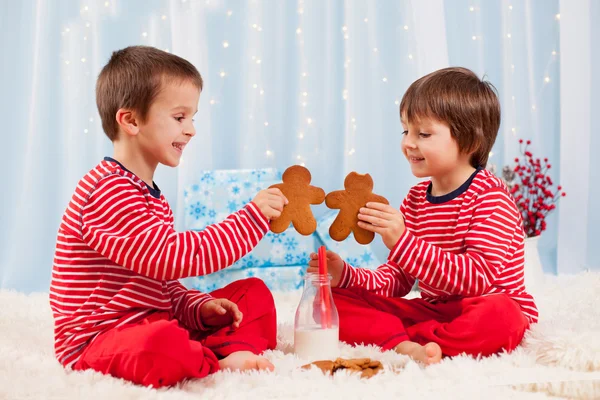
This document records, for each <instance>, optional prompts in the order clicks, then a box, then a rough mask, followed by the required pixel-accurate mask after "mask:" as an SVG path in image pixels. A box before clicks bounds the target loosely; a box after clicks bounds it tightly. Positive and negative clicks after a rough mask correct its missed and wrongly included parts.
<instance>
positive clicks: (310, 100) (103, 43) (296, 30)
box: [0, 0, 600, 291]
mask: <svg viewBox="0 0 600 400" xmlns="http://www.w3.org/2000/svg"><path fill="white" fill-rule="evenodd" d="M568 3H571V2H568ZM577 4H579V5H578V7H584V9H586V7H587V9H588V10H590V12H589V15H590V16H591V17H590V21H589V22H590V29H589V30H590V33H589V36H588V39H589V44H590V46H591V43H593V37H594V35H595V37H596V40H597V38H598V34H597V29H598V28H596V27H595V26H594V23H593V22H594V21H596V22H598V6H597V5H595V4H594V2H592V1H588V2H583V3H577ZM562 6H563V4H562V3H561V7H562ZM0 7H1V9H0V29H1V30H2V35H0V42H1V43H2V49H3V50H4V54H5V55H6V56H5V57H2V60H0V68H1V69H0V72H1V74H0V87H1V88H2V91H1V94H0V105H1V108H0V109H1V111H0V112H1V113H2V115H1V116H2V121H3V122H4V129H3V133H2V134H3V138H4V139H5V140H4V143H5V144H4V146H3V148H4V149H5V155H4V157H3V158H2V166H3V167H4V168H3V171H5V172H4V174H5V175H4V178H5V182H7V183H8V185H7V190H6V191H5V195H4V196H3V207H1V208H0V222H1V223H2V226H3V229H2V230H1V231H0V287H3V288H16V289H19V290H23V291H33V290H47V285H48V281H49V277H50V270H51V264H52V256H53V250H54V240H55V237H56V230H57V228H58V225H59V222H60V217H61V215H62V213H63V211H64V209H65V207H66V205H67V203H68V201H69V198H70V195H71V193H72V190H73V189H74V187H75V185H76V183H77V181H78V179H79V178H80V177H81V176H82V175H83V174H84V173H85V172H87V170H88V169H89V168H91V167H92V166H93V165H95V164H96V163H97V162H98V161H99V160H100V159H101V158H102V157H103V156H105V155H110V154H111V145H110V142H109V141H108V140H107V139H106V138H105V137H104V136H103V133H102V131H101V125H100V121H99V119H98V116H97V111H96V106H95V100H94V85H95V78H96V76H97V74H98V72H99V70H100V68H101V67H102V65H103V64H104V63H105V62H106V61H107V60H108V57H109V56H110V54H111V52H112V51H114V50H116V49H119V48H122V47H125V46H128V45H133V44H146V45H153V46H156V47H159V48H161V49H168V51H171V52H174V53H176V54H179V55H181V56H183V57H186V58H188V59H189V60H190V61H192V62H193V63H194V64H195V65H196V66H197V67H198V69H199V70H200V72H201V73H202V75H203V77H204V79H205V90H204V92H203V93H202V95H201V98H200V105H199V114H198V116H197V122H196V127H197V131H198V134H197V136H196V137H195V139H194V140H193V141H192V144H191V145H190V146H188V148H187V149H186V153H185V154H184V158H183V162H182V164H181V166H180V167H179V168H177V169H167V168H159V171H158V173H157V176H156V177H155V178H156V179H155V180H156V181H157V183H158V185H159V186H160V187H161V188H162V189H163V191H164V193H165V195H166V196H167V198H168V199H169V201H170V203H171V205H172V207H173V208H174V211H175V214H176V217H177V220H178V222H179V221H180V220H181V218H180V217H181V216H183V214H182V213H183V212H184V210H183V208H182V207H181V196H179V194H180V193H181V192H182V189H183V187H184V186H185V185H187V184H189V183H190V182H193V181H194V180H195V179H197V178H198V174H199V171H200V170H203V169H220V168H259V167H271V166H272V167H278V168H285V167H287V166H289V165H291V164H295V163H304V164H305V165H306V166H307V167H308V168H309V169H310V170H311V171H312V173H313V183H314V184H315V185H318V186H321V187H323V188H324V189H325V190H326V191H329V190H334V189H339V188H340V187H341V186H342V184H343V179H344V176H345V175H346V174H347V173H348V172H350V171H353V170H355V171H358V172H361V173H366V172H368V173H370V174H371V175H372V176H373V178H374V180H375V190H376V192H378V193H380V194H382V195H385V196H386V197H387V198H388V199H389V200H390V202H391V203H392V204H394V205H399V204H400V202H401V200H402V198H403V196H404V195H405V194H406V192H407V190H408V188H409V187H410V186H411V185H413V184H414V183H415V182H416V180H415V178H414V177H413V176H412V175H411V174H410V171H409V169H408V167H407V165H406V164H405V161H404V160H403V157H402V155H401V153H400V149H399V143H400V131H401V128H400V124H399V118H398V104H399V101H400V99H401V97H402V94H403V93H404V91H405V90H406V88H407V87H408V85H409V84H410V83H411V82H413V81H414V80H415V79H417V78H418V77H420V76H422V75H424V74H426V73H428V72H430V71H433V70H435V69H438V68H441V67H445V66H447V65H462V66H465V67H468V68H471V69H473V70H474V71H476V72H477V73H478V74H479V75H483V74H486V75H487V77H488V78H489V79H490V80H491V81H492V82H493V83H494V84H495V85H496V87H497V88H498V90H499V93H500V98H501V101H502V107H503V124H502V128H501V132H500V135H499V138H498V141H497V144H496V146H495V148H494V150H493V153H494V154H493V156H492V157H491V161H492V162H493V163H495V164H497V165H498V166H499V167H501V166H502V165H504V164H505V163H511V160H512V159H513V158H514V157H515V156H516V155H517V154H518V145H517V140H518V138H519V137H522V138H524V139H532V140H533V141H534V145H535V146H536V153H539V154H540V155H543V156H547V157H549V158H550V159H551V160H553V161H554V163H555V165H556V167H558V166H559V165H558V164H560V169H559V168H555V170H554V174H555V175H554V176H553V177H554V178H555V180H557V181H558V180H559V179H560V178H562V177H563V176H564V177H565V178H566V179H565V180H564V182H563V186H565V189H566V191H567V192H569V196H568V197H566V198H565V199H564V200H563V206H564V207H560V213H561V214H560V219H559V218H558V214H559V213H555V215H553V216H552V217H551V218H550V220H549V221H548V225H549V231H548V232H546V233H545V235H544V238H543V241H542V256H543V262H544V267H545V269H546V270H547V272H555V271H556V253H557V250H556V249H557V243H558V244H559V247H561V246H563V244H564V247H565V249H566V250H565V251H566V253H564V254H566V255H567V256H566V257H567V258H568V257H569V254H571V253H570V252H571V247H572V244H569V243H571V242H569V239H568V238H566V237H565V236H564V235H559V232H562V231H563V230H562V229H563V228H562V226H563V225H565V226H566V225H568V224H569V221H570V220H571V218H575V216H576V215H578V217H577V218H578V219H577V221H582V223H583V224H584V225H583V226H585V229H587V230H588V233H587V235H588V236H586V234H585V233H583V231H582V234H583V237H584V239H582V240H587V239H586V238H587V237H590V238H591V237H592V236H591V233H593V232H595V231H594V229H597V228H596V227H597V225H598V224H597V223H596V224H594V223H593V218H592V217H593V216H594V214H593V213H594V212H596V214H595V218H596V222H597V215H598V214H597V211H595V210H593V207H592V204H593V197H592V196H593V194H592V193H593V190H597V189H595V188H597V186H594V185H593V182H594V181H593V179H596V181H595V182H597V176H596V177H595V178H594V172H593V166H594V165H595V164H594V162H596V161H595V160H594V158H593V157H592V155H593V153H590V156H589V159H590V162H589V163H588V164H589V165H586V166H585V171H582V174H580V175H577V176H583V174H587V175H586V176H587V181H586V182H581V181H579V180H576V179H573V176H571V175H568V174H567V172H566V171H569V166H571V167H573V165H570V164H569V161H568V160H569V158H568V157H571V156H572V155H575V154H577V151H578V150H579V151H583V150H585V151H589V152H593V151H595V150H597V149H598V147H599V146H598V141H597V139H596V138H594V135H593V134H591V133H590V132H588V134H587V136H585V137H586V138H587V139H586V142H585V143H583V144H582V143H581V139H582V137H583V136H582V133H580V132H577V133H572V134H569V133H570V132H572V130H571V129H569V127H565V126H564V122H563V126H562V133H561V129H560V127H561V116H562V118H565V114H564V110H563V111H562V112H561V108H560V106H561V103H560V101H559V86H560V82H561V78H562V79H565V77H564V73H563V74H562V77H561V74H559V60H560V59H562V58H563V57H564V55H563V53H562V51H561V48H560V47H563V46H564V47H568V46H573V45H574V43H572V41H576V40H579V39H578V38H577V37H576V35H573V36H572V37H567V36H563V37H559V33H560V29H559V28H560V25H561V23H562V22H561V21H562V19H561V18H559V17H557V16H556V15H557V14H559V12H561V11H559V3H558V0H552V1H546V0H535V1H533V0H531V1H518V2H517V1H514V2H511V1H508V0H501V1H495V2H488V1H482V0H457V1H442V0H427V1H423V0H419V1H416V0H413V1H410V0H401V1H394V2H391V1H390V2H387V1H385V2H382V1H375V0H356V1H354V0H345V1H326V2H324V1H320V0H303V1H302V0H298V1H296V2H292V1H285V2H275V1H269V0H248V1H225V0H209V1H206V0H202V1H198V0H173V1H159V0H150V1H137V0H136V1H124V0H108V1H105V0H97V1H94V0H87V1H80V2H74V1H73V2H55V1H48V0H37V1H35V0H25V1H23V2H10V1H8V0H0ZM573 7H575V6H573ZM9 32H10V33H9ZM559 39H560V40H559ZM559 42H560V43H559ZM559 45H560V46H559ZM590 51H591V50H590ZM594 57H596V58H594ZM594 60H595V61H594ZM594 62H595V64H594ZM590 63H591V64H590V69H591V70H592V69H593V66H594V65H595V66H596V67H597V65H598V63H597V54H596V55H592V58H591V59H590ZM579 79H582V80H583V81H582V84H583V83H584V82H585V79H586V78H585V76H581V77H579ZM589 80H590V82H589V83H588V86H589V85H595V87H597V86H598V81H597V78H595V77H594V75H593V74H592V73H590V76H589ZM589 90H590V92H591V93H592V95H591V99H590V101H592V102H594V101H595V102H596V103H595V104H597V97H593V92H594V90H593V86H592V88H591V89H589ZM596 92H597V91H596ZM574 96H577V94H574ZM571 100H572V98H571V97H570V98H569V101H571ZM589 107H592V105H590V106H589ZM590 109H591V108H590ZM597 128H598V125H597V124H596V125H594V121H592V125H591V126H590V129H596V130H597ZM566 135H568V136H566ZM567 140H570V141H572V142H573V145H572V146H571V147H565V148H566V149H568V150H565V151H568V153H565V152H563V151H562V148H563V146H564V145H565V141H567ZM580 145H582V146H580ZM583 146H585V147H583ZM594 149H595V150H594ZM567 154H571V155H570V156H567ZM577 157H579V155H577ZM559 160H560V162H559ZM577 165H578V166H580V167H581V165H583V164H577ZM559 172H560V174H559ZM563 174H567V175H563ZM579 196H584V197H585V196H588V205H587V211H586V212H587V214H586V215H584V216H583V214H581V212H583V211H582V210H580V209H578V208H577V206H573V205H572V203H568V202H569V201H577V200H578V198H579ZM570 204H571V205H570ZM578 204H583V203H578ZM323 210H324V209H323V208H317V210H316V213H317V214H320V213H322V212H323ZM578 213H579V214H578ZM586 219H587V222H586ZM559 224H560V225H559ZM578 226H579V225H578ZM557 240H560V242H557ZM590 241H591V239H589V241H588V245H587V246H586V247H585V249H583V247H581V246H580V247H579V248H577V249H578V251H584V252H585V251H587V253H585V255H580V257H582V258H581V260H580V261H581V262H578V263H570V264H568V265H570V266H572V268H571V269H570V270H569V271H571V272H575V271H577V270H580V269H582V268H585V267H593V266H594V265H595V266H596V268H598V262H599V260H600V254H599V253H598V250H596V249H593V247H594V246H591V245H590V243H591V242H590ZM376 249H377V251H378V252H379V253H380V255H381V256H382V257H385V250H384V248H383V246H382V244H381V243H380V242H379V241H377V244H376ZM561 249H562V247H561ZM561 251H562V250H561ZM581 254H584V253H581ZM561 265H562V264H561ZM559 271H561V272H562V271H564V269H563V268H562V267H561V268H560V269H559Z"/></svg>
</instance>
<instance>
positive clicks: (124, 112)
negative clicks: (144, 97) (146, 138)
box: [115, 108, 140, 136]
mask: <svg viewBox="0 0 600 400" xmlns="http://www.w3.org/2000/svg"><path fill="white" fill-rule="evenodd" d="M115 117H116V119H117V123H118V124H119V128H120V130H122V131H123V132H124V133H125V134H126V135H130V136H135V135H137V134H138V133H139V132H140V126H139V118H138V117H137V115H136V113H135V111H132V110H129V109H126V108H119V109H118V110H117V115H116V116H115Z"/></svg>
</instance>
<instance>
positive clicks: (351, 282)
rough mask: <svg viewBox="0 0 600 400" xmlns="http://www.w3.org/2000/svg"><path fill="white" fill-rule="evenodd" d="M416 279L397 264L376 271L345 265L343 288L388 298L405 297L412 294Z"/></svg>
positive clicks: (341, 280) (390, 262) (381, 267)
mask: <svg viewBox="0 0 600 400" xmlns="http://www.w3.org/2000/svg"><path fill="white" fill-rule="evenodd" d="M414 283H415V279H414V278H413V277H411V276H410V275H408V274H407V273H406V272H404V271H403V270H402V269H401V268H400V267H399V266H398V265H397V264H396V263H394V262H393V261H388V262H387V263H385V264H383V265H380V266H379V267H377V269H376V270H370V269H365V268H355V267H352V266H351V265H350V264H347V263H344V269H343V271H342V277H341V279H340V284H339V285H338V286H339V287H341V288H350V287H362V288H365V289H367V290H368V291H371V292H373V293H376V294H379V295H381V296H386V297H404V296H406V295H407V294H408V292H410V290H411V289H412V287H413V285H414Z"/></svg>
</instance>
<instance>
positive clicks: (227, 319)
mask: <svg viewBox="0 0 600 400" xmlns="http://www.w3.org/2000/svg"><path fill="white" fill-rule="evenodd" d="M242 318H243V315H242V313H241V311H240V310H239V308H238V306H237V304H235V303H234V302H233V301H231V300H228V299H214V300H209V301H207V302H206V303H204V304H202V307H200V319H201V322H202V324H203V325H204V326H207V327H222V326H227V325H231V326H232V327H233V329H237V328H239V327H240V323H241V322H242Z"/></svg>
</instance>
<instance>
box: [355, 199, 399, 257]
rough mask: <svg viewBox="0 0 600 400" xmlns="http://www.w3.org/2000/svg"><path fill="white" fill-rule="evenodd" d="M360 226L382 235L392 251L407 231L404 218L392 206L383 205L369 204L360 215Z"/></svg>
mask: <svg viewBox="0 0 600 400" xmlns="http://www.w3.org/2000/svg"><path fill="white" fill-rule="evenodd" d="M358 219H359V220H360V221H358V226H360V227H361V228H363V229H366V230H368V231H371V232H375V233H378V234H380V235H381V239H382V240H383V243H384V244H385V245H386V247H387V248H388V249H390V250H392V249H393V248H394V246H396V243H398V240H400V236H402V234H403V233H404V231H405V230H406V225H404V216H403V215H402V214H401V213H400V211H398V210H397V209H395V208H394V207H392V206H389V205H387V204H383V203H367V206H366V207H362V208H361V209H360V210H359V213H358Z"/></svg>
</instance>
